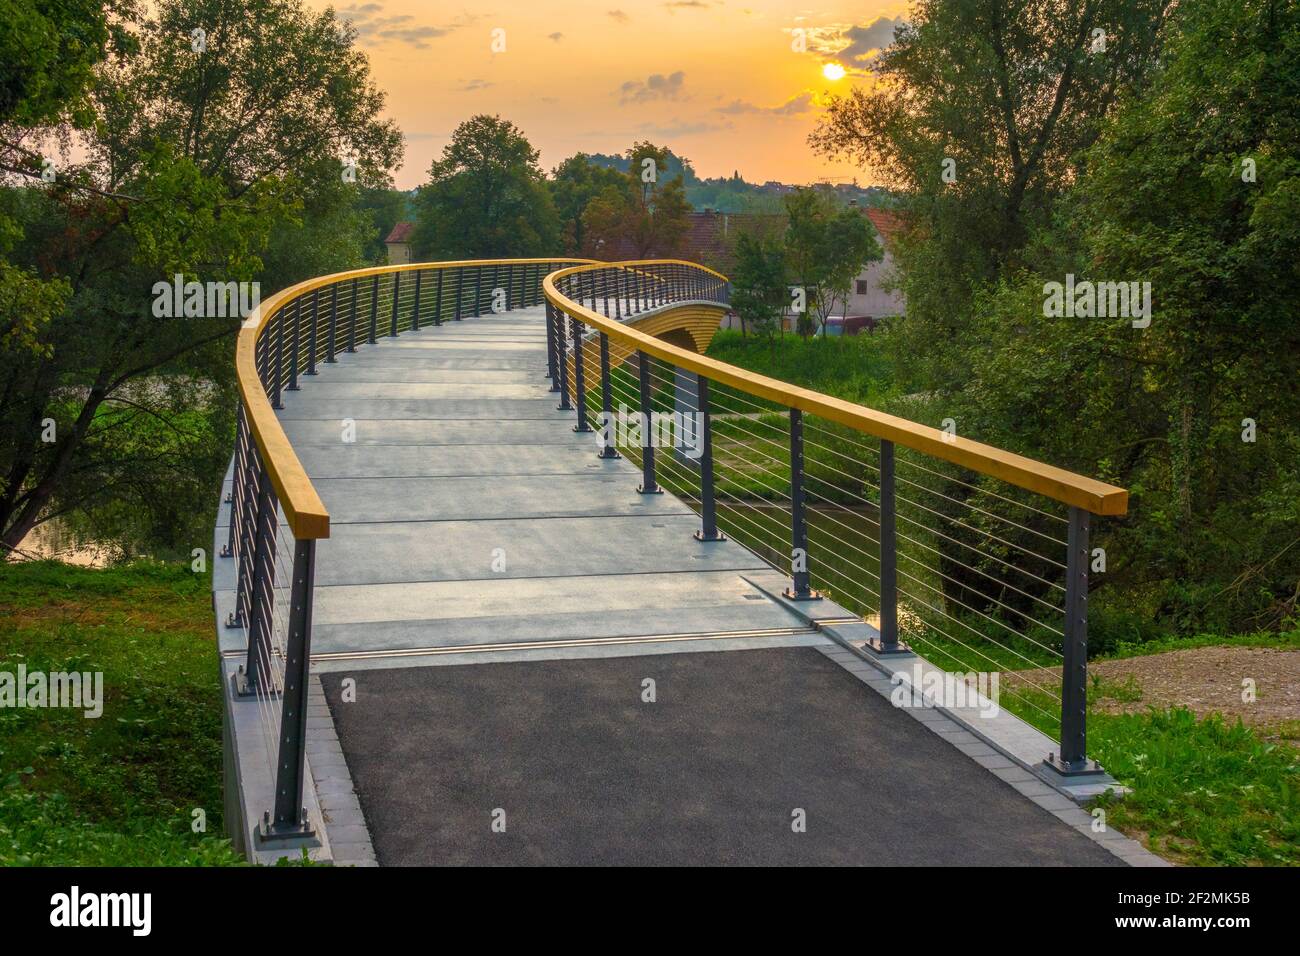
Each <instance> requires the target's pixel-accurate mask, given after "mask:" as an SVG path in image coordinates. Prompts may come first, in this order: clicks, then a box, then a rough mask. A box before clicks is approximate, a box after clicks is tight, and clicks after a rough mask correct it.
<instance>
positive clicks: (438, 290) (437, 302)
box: [433, 269, 447, 326]
mask: <svg viewBox="0 0 1300 956" xmlns="http://www.w3.org/2000/svg"><path fill="white" fill-rule="evenodd" d="M446 271H447V270H446V269H439V270H438V283H437V285H436V286H435V287H434V293H433V324H434V325H435V326H437V325H442V274H443V273H444V272H446Z"/></svg>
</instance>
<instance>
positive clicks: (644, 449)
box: [636, 352, 664, 495]
mask: <svg viewBox="0 0 1300 956" xmlns="http://www.w3.org/2000/svg"><path fill="white" fill-rule="evenodd" d="M636 362H637V375H638V378H639V379H640V384H641V410H640V414H641V422H640V424H641V429H640V431H641V486H640V487H639V488H637V491H638V492H640V493H641V494H643V495H661V494H663V493H664V490H663V489H662V488H660V487H659V484H658V482H656V481H655V450H654V411H653V403H652V401H651V397H650V356H649V355H647V354H646V353H645V352H637V353H636Z"/></svg>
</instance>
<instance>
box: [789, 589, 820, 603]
mask: <svg viewBox="0 0 1300 956" xmlns="http://www.w3.org/2000/svg"><path fill="white" fill-rule="evenodd" d="M781 597H783V598H785V599H786V600H787V601H820V600H821V599H822V593H821V592H820V591H814V590H812V589H811V588H810V589H809V590H807V591H805V592H804V593H803V594H800V593H799V592H798V590H796V589H795V588H794V587H788V588H786V589H785V590H784V591H782V592H781Z"/></svg>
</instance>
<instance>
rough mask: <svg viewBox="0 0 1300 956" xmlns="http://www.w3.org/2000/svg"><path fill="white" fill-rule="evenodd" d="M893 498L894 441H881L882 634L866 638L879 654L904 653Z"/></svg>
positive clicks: (907, 648)
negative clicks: (899, 616) (899, 622)
mask: <svg viewBox="0 0 1300 956" xmlns="http://www.w3.org/2000/svg"><path fill="white" fill-rule="evenodd" d="M895 508H896V502H895V498H894V443H893V442H892V441H888V440H886V439H881V442H880V527H879V531H880V637H878V638H876V639H874V640H869V641H867V644H868V646H869V647H870V648H871V649H872V650H873V651H875V652H876V653H877V654H903V653H908V652H910V648H909V647H908V646H907V645H906V644H904V643H902V642H901V641H899V639H898V530H897V511H896V510H895Z"/></svg>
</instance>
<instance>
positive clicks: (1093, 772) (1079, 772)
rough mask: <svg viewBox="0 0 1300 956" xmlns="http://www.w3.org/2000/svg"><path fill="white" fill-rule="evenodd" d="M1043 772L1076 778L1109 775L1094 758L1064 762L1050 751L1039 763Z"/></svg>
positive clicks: (1058, 755)
mask: <svg viewBox="0 0 1300 956" xmlns="http://www.w3.org/2000/svg"><path fill="white" fill-rule="evenodd" d="M1039 766H1040V767H1041V768H1042V769H1043V771H1044V773H1045V774H1051V775H1053V776H1057V777H1070V778H1072V779H1078V778H1079V777H1105V776H1109V775H1108V774H1107V773H1106V771H1105V770H1103V769H1102V766H1101V764H1099V763H1097V761H1095V760H1087V759H1085V760H1077V761H1074V762H1073V763H1066V762H1065V761H1063V760H1062V759H1061V757H1060V754H1055V753H1050V754H1048V755H1047V758H1046V759H1045V760H1044V761H1043V762H1042V763H1041V764H1039Z"/></svg>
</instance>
